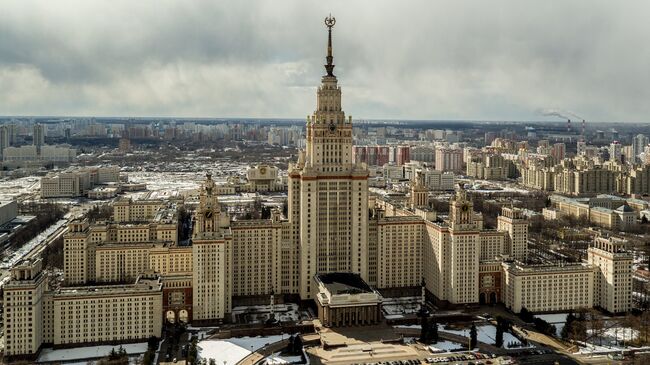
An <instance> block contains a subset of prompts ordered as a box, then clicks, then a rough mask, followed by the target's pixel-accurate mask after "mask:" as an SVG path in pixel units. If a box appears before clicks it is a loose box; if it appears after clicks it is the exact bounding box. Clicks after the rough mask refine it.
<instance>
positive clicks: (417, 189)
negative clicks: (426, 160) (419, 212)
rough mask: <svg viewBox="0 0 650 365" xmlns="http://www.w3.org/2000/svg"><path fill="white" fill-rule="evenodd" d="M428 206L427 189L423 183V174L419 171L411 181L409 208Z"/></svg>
mask: <svg viewBox="0 0 650 365" xmlns="http://www.w3.org/2000/svg"><path fill="white" fill-rule="evenodd" d="M428 206H429V190H428V189H427V187H426V185H425V183H424V176H423V174H422V172H421V171H418V172H417V173H416V174H415V178H414V179H413V180H412V181H411V209H413V210H415V209H416V208H426V207H428Z"/></svg>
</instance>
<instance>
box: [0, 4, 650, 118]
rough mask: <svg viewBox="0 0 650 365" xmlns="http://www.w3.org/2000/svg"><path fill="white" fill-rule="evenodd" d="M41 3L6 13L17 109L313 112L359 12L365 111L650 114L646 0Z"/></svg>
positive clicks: (354, 66)
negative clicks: (333, 26)
mask: <svg viewBox="0 0 650 365" xmlns="http://www.w3.org/2000/svg"><path fill="white" fill-rule="evenodd" d="M36 3H38V2H36ZM30 4H31V5H34V4H35V3H29V2H27V3H25V2H20V3H19V2H15V3H9V4H7V5H6V6H4V7H5V8H6V11H3V12H2V15H0V23H1V24H2V28H4V33H5V37H4V39H2V40H0V50H2V52H0V55H1V56H0V83H1V84H2V85H4V87H3V89H2V91H0V97H1V98H2V100H3V103H2V106H0V114H2V115H16V116H21V115H27V116H40V115H60V116H124V117H129V116H133V117H157V116H167V117H205V118H230V117H232V118H242V117H251V118H289V119H294V118H301V116H302V115H303V114H305V111H304V107H303V106H304V105H308V104H310V103H313V84H312V80H314V79H316V78H318V77H320V76H321V75H322V73H323V72H322V69H321V68H320V67H321V66H320V65H322V64H324V61H325V60H324V59H323V55H322V54H323V50H324V49H325V44H324V42H322V39H320V38H319V37H318V34H319V32H320V31H322V23H321V20H322V18H323V17H324V14H325V15H326V14H328V13H329V12H332V13H333V14H334V15H335V16H336V17H337V18H339V19H340V20H345V21H344V22H341V23H340V25H339V27H340V29H339V30H340V32H341V34H342V36H340V37H338V38H337V40H336V44H335V48H336V53H335V55H334V57H335V58H336V59H337V60H339V63H340V64H341V66H339V68H337V72H338V73H339V74H340V75H341V76H342V77H344V78H345V80H346V82H345V84H344V86H345V89H346V105H344V107H345V108H346V110H348V111H349V112H350V114H351V115H352V116H353V118H354V119H357V118H358V119H401V120H508V121H513V120H544V119H550V120H553V117H550V116H544V115H543V113H544V111H547V110H549V109H557V110H565V111H570V112H574V113H577V114H579V116H581V117H583V118H585V119H587V120H588V121H589V122H619V121H624V122H642V121H643V120H644V118H645V116H646V115H647V113H648V111H650V110H649V109H648V108H649V107H648V106H647V105H646V103H645V102H644V101H645V100H646V99H647V92H645V91H644V85H646V84H647V83H648V81H649V80H648V77H650V76H649V75H648V73H647V72H645V65H647V63H648V59H649V58H650V55H649V54H648V53H647V52H645V51H643V49H642V48H638V47H637V46H636V45H637V44H641V43H642V42H643V41H644V38H645V34H648V33H649V32H647V31H645V30H644V29H643V28H644V27H646V25H644V22H643V19H642V18H641V14H643V11H639V7H637V6H633V5H632V4H630V3H626V4H623V5H622V6H621V5H618V6H616V7H613V6H608V4H607V3H605V2H596V3H590V7H589V9H582V8H583V7H581V6H580V3H579V2H575V3H573V2H569V3H567V2H565V3H563V4H562V6H561V7H560V6H556V5H552V4H551V5H541V4H533V5H531V4H513V3H510V2H497V3H491V4H489V5H487V4H469V5H468V4H460V5H459V4H452V3H447V2H435V3H429V2H427V3H419V4H413V5H412V6H411V7H407V8H406V7H399V6H395V5H393V4H390V3H385V2H380V3H378V4H377V5H376V6H374V7H367V6H364V5H365V4H362V3H360V2H352V3H349V2H346V3H345V5H343V3H342V2H335V3H328V4H326V5H323V4H316V5H313V6H312V5H306V4H302V3H298V2H281V3H277V2H276V3H273V5H272V6H271V5H269V4H266V3H262V2H246V3H244V4H243V5H224V4H209V3H199V4H196V3H193V4H191V5H186V4H183V5H179V4H170V3H163V4H161V5H158V3H155V4H154V3H146V2H145V3H139V4H138V5H137V6H133V5H132V4H130V3H129V4H128V5H127V3H119V2H118V3H110V4H111V5H110V6H109V5H108V3H92V4H86V3H77V2H59V3H56V4H39V5H40V6H30ZM639 5H642V6H646V5H645V4H639ZM71 9H74V11H71ZM98 14H100V15H98ZM124 14H127V15H124ZM486 15H487V16H486ZM118 16H119V17H118ZM635 19H637V20H638V21H635ZM550 20H552V21H550ZM296 29H300V31H299V32H298V31H296ZM319 42H320V43H319ZM311 44H321V46H320V47H314V46H310V45H311ZM583 90H587V92H585V91H583ZM557 120H558V121H559V118H558V119H557Z"/></svg>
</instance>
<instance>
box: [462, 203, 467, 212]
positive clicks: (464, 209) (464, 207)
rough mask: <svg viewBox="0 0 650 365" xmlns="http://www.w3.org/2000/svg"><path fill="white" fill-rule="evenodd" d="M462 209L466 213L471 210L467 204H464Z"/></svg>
mask: <svg viewBox="0 0 650 365" xmlns="http://www.w3.org/2000/svg"><path fill="white" fill-rule="evenodd" d="M460 209H461V210H462V211H463V212H466V211H467V210H468V209H469V206H468V205H467V204H463V206H462V207H460Z"/></svg>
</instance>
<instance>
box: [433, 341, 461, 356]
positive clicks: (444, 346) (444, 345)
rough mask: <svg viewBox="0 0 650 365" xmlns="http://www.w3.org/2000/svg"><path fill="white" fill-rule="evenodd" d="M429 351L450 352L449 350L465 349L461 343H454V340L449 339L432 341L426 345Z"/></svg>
mask: <svg viewBox="0 0 650 365" xmlns="http://www.w3.org/2000/svg"><path fill="white" fill-rule="evenodd" d="M428 348H429V351H431V352H433V353H442V352H450V351H456V350H465V348H464V347H463V345H461V344H459V343H456V342H451V341H438V342H437V343H434V344H432V345H429V346H428Z"/></svg>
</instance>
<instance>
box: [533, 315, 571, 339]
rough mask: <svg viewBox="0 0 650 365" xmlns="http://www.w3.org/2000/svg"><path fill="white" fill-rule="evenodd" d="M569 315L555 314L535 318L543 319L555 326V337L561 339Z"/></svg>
mask: <svg viewBox="0 0 650 365" xmlns="http://www.w3.org/2000/svg"><path fill="white" fill-rule="evenodd" d="M567 315H568V313H554V314H536V315H535V318H539V319H543V320H545V321H546V322H548V323H550V324H552V325H554V326H555V335H556V336H557V337H561V333H562V329H563V328H564V324H565V323H566V316H567Z"/></svg>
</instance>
